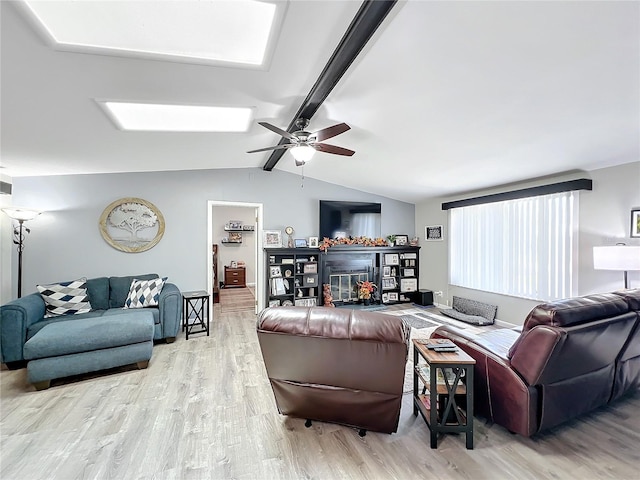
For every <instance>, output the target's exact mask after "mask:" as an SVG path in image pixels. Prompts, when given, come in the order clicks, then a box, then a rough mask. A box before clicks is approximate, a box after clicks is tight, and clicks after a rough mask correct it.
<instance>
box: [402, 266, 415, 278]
mask: <svg viewBox="0 0 640 480" xmlns="http://www.w3.org/2000/svg"><path fill="white" fill-rule="evenodd" d="M402 276H403V277H415V276H416V270H415V269H414V268H404V269H403V270H402Z"/></svg>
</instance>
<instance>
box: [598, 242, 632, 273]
mask: <svg viewBox="0 0 640 480" xmlns="http://www.w3.org/2000/svg"><path fill="white" fill-rule="evenodd" d="M593 268H595V269H596V270H623V271H629V270H640V246H635V245H612V246H606V247H593Z"/></svg>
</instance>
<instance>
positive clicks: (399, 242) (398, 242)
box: [394, 235, 409, 247]
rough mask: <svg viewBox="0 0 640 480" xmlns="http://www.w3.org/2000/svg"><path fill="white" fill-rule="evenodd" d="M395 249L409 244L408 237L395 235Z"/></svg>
mask: <svg viewBox="0 0 640 480" xmlns="http://www.w3.org/2000/svg"><path fill="white" fill-rule="evenodd" d="M394 244H395V246H396V247H404V246H405V245H408V244H409V236H408V235H396V239H395V242H394Z"/></svg>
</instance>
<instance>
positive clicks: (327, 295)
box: [322, 283, 335, 307]
mask: <svg viewBox="0 0 640 480" xmlns="http://www.w3.org/2000/svg"><path fill="white" fill-rule="evenodd" d="M322 295H323V296H324V306H325V307H335V305H334V304H333V297H332V296H331V285H329V284H328V283H324V284H322Z"/></svg>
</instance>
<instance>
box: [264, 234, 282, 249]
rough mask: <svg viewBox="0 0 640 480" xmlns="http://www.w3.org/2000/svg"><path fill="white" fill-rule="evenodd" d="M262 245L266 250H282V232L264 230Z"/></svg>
mask: <svg viewBox="0 0 640 480" xmlns="http://www.w3.org/2000/svg"><path fill="white" fill-rule="evenodd" d="M262 243H263V244H264V245H263V246H264V248H282V232H281V231H280V230H264V231H263V232H262Z"/></svg>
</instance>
